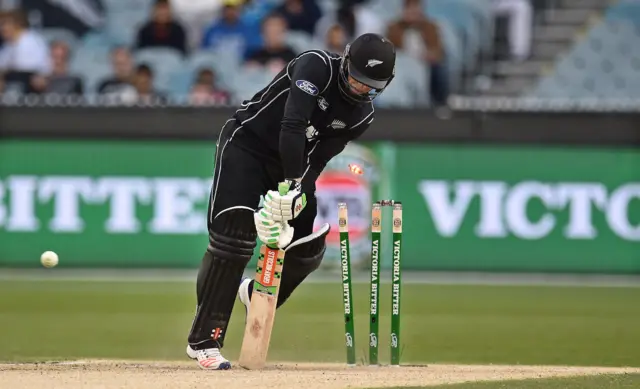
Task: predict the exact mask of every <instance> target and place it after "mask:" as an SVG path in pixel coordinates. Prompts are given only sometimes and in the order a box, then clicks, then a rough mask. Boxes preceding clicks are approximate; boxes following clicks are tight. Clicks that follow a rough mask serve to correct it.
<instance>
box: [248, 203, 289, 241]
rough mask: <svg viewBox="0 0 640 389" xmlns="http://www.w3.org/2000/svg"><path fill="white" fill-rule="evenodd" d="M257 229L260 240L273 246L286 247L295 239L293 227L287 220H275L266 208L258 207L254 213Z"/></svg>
mask: <svg viewBox="0 0 640 389" xmlns="http://www.w3.org/2000/svg"><path fill="white" fill-rule="evenodd" d="M253 220H254V222H255V225H256V231H257V233H258V238H260V241H261V242H262V243H264V244H266V245H268V246H271V247H278V248H285V247H287V246H288V245H289V243H291V240H292V239H293V227H291V226H290V225H289V224H288V223H287V222H277V221H275V220H273V217H272V215H270V214H269V213H268V212H267V211H266V210H265V209H264V208H260V209H258V210H257V211H256V212H255V213H254V214H253Z"/></svg>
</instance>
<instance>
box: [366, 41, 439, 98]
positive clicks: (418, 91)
mask: <svg viewBox="0 0 640 389" xmlns="http://www.w3.org/2000/svg"><path fill="white" fill-rule="evenodd" d="M396 66H397V67H398V69H402V70H401V71H400V70H398V71H396V77H395V79H394V80H393V82H391V84H390V85H389V86H388V87H387V89H386V90H385V91H384V92H383V93H382V94H381V95H380V96H379V97H378V98H377V99H376V106H380V107H401V108H407V107H413V106H415V105H418V106H426V105H428V104H429V103H430V99H429V68H428V67H427V66H425V64H423V63H422V62H420V61H418V60H416V59H414V58H412V57H409V56H408V55H406V54H404V53H402V52H398V53H397V58H396Z"/></svg>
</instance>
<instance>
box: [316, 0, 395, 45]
mask: <svg viewBox="0 0 640 389" xmlns="http://www.w3.org/2000/svg"><path fill="white" fill-rule="evenodd" d="M394 1H397V0H394ZM366 3H367V0H340V6H339V7H338V9H337V10H336V12H334V13H330V14H327V15H324V16H323V17H322V19H320V20H319V21H318V24H317V25H316V28H315V29H314V33H313V34H314V38H315V39H316V40H317V41H318V42H322V41H323V40H324V38H325V37H326V36H327V33H328V31H329V28H331V26H333V25H334V24H336V23H338V24H340V25H342V27H343V28H344V31H345V33H346V36H347V41H352V40H353V39H355V38H356V37H358V36H360V35H362V34H365V33H368V32H372V33H376V34H380V35H384V33H385V25H384V22H383V20H382V19H380V17H378V15H376V14H375V13H374V12H373V11H372V10H371V9H369V8H368V7H367V4H366Z"/></svg>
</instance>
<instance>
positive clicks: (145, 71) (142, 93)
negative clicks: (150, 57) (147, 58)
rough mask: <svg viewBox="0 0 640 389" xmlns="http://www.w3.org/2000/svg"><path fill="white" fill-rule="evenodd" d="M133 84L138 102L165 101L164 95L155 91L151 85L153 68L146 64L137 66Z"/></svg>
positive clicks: (160, 102)
mask: <svg viewBox="0 0 640 389" xmlns="http://www.w3.org/2000/svg"><path fill="white" fill-rule="evenodd" d="M133 85H134V87H135V89H136V93H137V100H138V103H143V104H162V103H166V101H167V98H166V96H165V95H164V94H163V93H161V92H159V91H157V90H156V89H155V87H154V85H153V70H151V67H150V66H149V65H147V64H140V65H138V66H137V68H136V71H135V74H134V77H133Z"/></svg>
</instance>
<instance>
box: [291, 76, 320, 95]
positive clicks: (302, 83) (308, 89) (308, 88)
mask: <svg viewBox="0 0 640 389" xmlns="http://www.w3.org/2000/svg"><path fill="white" fill-rule="evenodd" d="M296 86H297V87H298V88H300V90H301V91H303V92H305V93H308V94H310V95H311V96H317V95H318V87H317V86H315V85H313V84H312V83H310V82H309V81H307V80H298V81H296Z"/></svg>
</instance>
